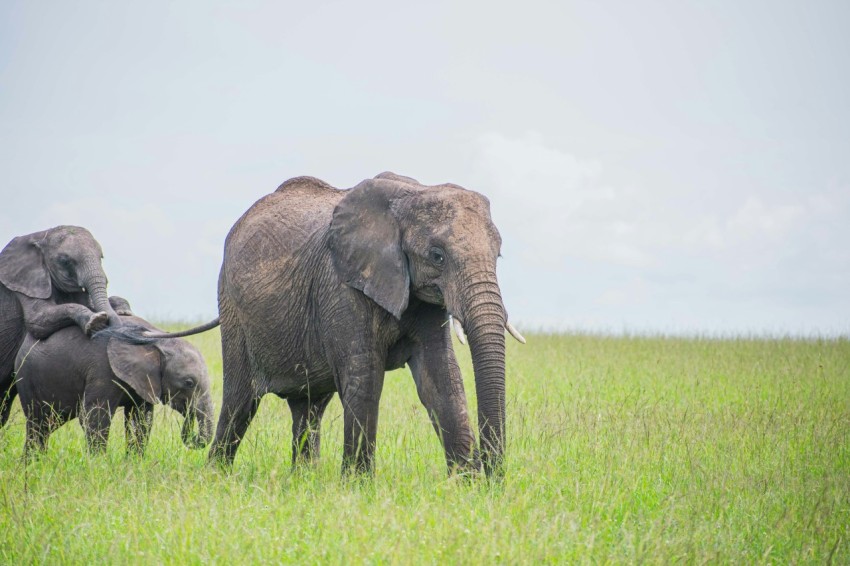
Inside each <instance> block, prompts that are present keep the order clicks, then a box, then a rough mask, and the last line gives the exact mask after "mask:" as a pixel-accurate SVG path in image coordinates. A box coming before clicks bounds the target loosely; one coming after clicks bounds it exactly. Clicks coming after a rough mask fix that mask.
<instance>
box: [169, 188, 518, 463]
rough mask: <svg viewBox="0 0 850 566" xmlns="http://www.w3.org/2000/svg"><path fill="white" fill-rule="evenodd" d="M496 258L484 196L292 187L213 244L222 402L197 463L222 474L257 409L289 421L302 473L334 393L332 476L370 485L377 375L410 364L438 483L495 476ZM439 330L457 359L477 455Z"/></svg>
mask: <svg viewBox="0 0 850 566" xmlns="http://www.w3.org/2000/svg"><path fill="white" fill-rule="evenodd" d="M500 245H501V239H500V236H499V233H498V231H497V230H496V227H495V226H494V225H493V222H492V220H491V219H490V207H489V202H488V201H487V199H486V198H485V197H484V196H482V195H480V194H478V193H475V192H472V191H468V190H465V189H463V188H461V187H458V186H456V185H451V184H445V185H438V186H431V187H428V186H423V185H421V184H419V183H418V182H417V181H415V180H413V179H411V178H408V177H402V176H399V175H395V174H392V173H383V174H381V175H378V176H377V177H375V178H374V179H369V180H366V181H363V182H362V183H360V184H359V185H357V186H356V187H354V188H353V189H350V190H338V189H335V188H333V187H331V186H330V185H328V184H327V183H325V182H323V181H320V180H319V179H315V178H312V177H298V178H295V179H291V180H289V181H286V182H285V183H283V184H282V185H281V186H280V187H279V188H278V189H277V190H276V191H275V192H274V193H272V194H270V195H267V196H265V197H263V198H262V199H260V200H259V201H257V202H256V203H255V204H254V205H253V206H252V207H251V208H250V209H249V210H248V211H247V212H246V213H245V214H244V215H243V216H242V217H241V218H240V219H239V220H238V221H237V222H236V224H235V225H234V226H233V228H232V229H231V231H230V233H229V235H228V236H227V240H226V243H225V249H224V263H223V265H222V269H221V273H220V276H219V287H218V289H219V318H220V321H221V338H222V351H223V358H224V359H223V361H224V395H223V399H222V410H221V413H220V416H219V421H218V427H217V430H216V437H215V440H214V442H213V445H212V448H211V451H210V459H211V460H213V461H221V462H223V463H225V464H227V465H230V464H232V462H233V459H234V457H235V454H236V451H237V449H238V446H239V443H240V441H241V439H242V438H243V435H244V434H245V431H246V430H247V428H248V426H249V423H250V421H251V419H252V417H253V416H254V414H255V412H256V411H257V407H258V405H259V402H260V398H261V397H262V396H263V395H264V394H266V393H275V394H277V395H278V396H280V397H283V398H286V399H287V401H288V403H289V406H290V409H291V410H292V416H293V448H292V449H293V462H296V461H298V460H299V459H301V458H303V459H307V460H309V459H312V458H314V457H316V456H317V455H318V452H319V424H320V420H321V417H322V413H323V412H324V410H325V407H326V406H327V404H328V402H329V401H330V399H331V397H332V396H333V394H334V392H338V393H339V395H340V399H341V401H342V405H343V411H344V427H345V430H344V455H343V470H344V471H345V470H349V469H356V470H359V471H371V470H372V469H373V451H374V447H375V437H376V432H377V425H378V401H379V399H380V396H381V389H382V386H383V381H384V372H385V371H387V370H391V369H395V368H399V367H402V366H404V365H405V364H409V366H410V369H411V372H412V374H413V378H414V381H415V382H416V387H417V390H418V393H419V398H420V400H421V401H422V403H423V405H424V406H425V407H426V409H427V411H428V413H429V415H430V417H431V420H432V422H433V425H434V428H435V430H436V431H437V434H438V435H439V437H440V439H441V440H442V442H443V445H444V449H445V454H446V459H447V462H448V465H449V468H450V469H455V468H460V469H474V468H477V467H479V466H480V465H481V464H483V466H484V469H485V471H486V472H487V473H488V474H493V473H498V471H499V470H500V464H501V460H502V455H503V451H504V446H505V328H506V326H507V327H508V328H509V329H511V330H512V327H511V326H510V325H509V324H507V317H506V314H505V308H504V306H503V304H502V297H501V293H500V291H499V285H498V283H497V280H496V258H497V257H498V255H499V248H500ZM450 316H452V317H454V319H455V320H456V321H457V322H458V324H459V325H462V326H465V327H466V330H467V331H468V336H469V343H470V347H471V349H472V361H473V366H474V370H475V383H476V392H477V395H478V424H479V430H480V437H481V443H480V451H479V454H476V450H475V438H474V434H473V432H472V430H471V428H470V424H469V419H468V415H467V405H466V397H465V394H464V388H463V382H462V379H461V374H460V370H459V368H458V364H457V361H456V360H455V355H454V351H453V349H452V342H451V336H450V331H449V325H448V322H449V317H450ZM213 323H215V321H213ZM183 334H185V333H183ZM517 336H518V335H517ZM479 457H480V459H479Z"/></svg>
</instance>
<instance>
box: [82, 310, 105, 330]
mask: <svg viewBox="0 0 850 566" xmlns="http://www.w3.org/2000/svg"><path fill="white" fill-rule="evenodd" d="M108 325H109V315H108V314H106V313H105V312H96V313H94V314H93V315H91V317H89V321H88V322H87V323H86V335H87V336H91V335H92V334H94V333H95V332H97V331H99V330H103V329H104V328H106V327H107V326H108Z"/></svg>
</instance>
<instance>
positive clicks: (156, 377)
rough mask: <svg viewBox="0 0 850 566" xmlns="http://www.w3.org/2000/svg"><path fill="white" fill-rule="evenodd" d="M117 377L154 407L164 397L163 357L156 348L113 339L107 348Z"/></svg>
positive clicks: (111, 365)
mask: <svg viewBox="0 0 850 566" xmlns="http://www.w3.org/2000/svg"><path fill="white" fill-rule="evenodd" d="M106 351H107V354H108V356H109V366H110V367H111V368H112V371H113V372H114V373H115V376H116V377H117V378H118V379H120V380H121V381H122V382H124V383H126V384H127V385H129V386H130V388H131V389H132V390H133V391H135V392H136V393H138V394H139V395H140V396H141V397H142V399H144V400H145V401H147V402H148V403H153V404H154V405H155V404H157V403H159V400H160V397H161V396H162V357H161V354H160V351H159V348H157V347H156V346H153V345H150V344H146V345H141V346H140V345H135V344H128V343H126V342H122V341H121V340H119V339H116V338H111V339H110V340H109V344H108V345H107V347H106Z"/></svg>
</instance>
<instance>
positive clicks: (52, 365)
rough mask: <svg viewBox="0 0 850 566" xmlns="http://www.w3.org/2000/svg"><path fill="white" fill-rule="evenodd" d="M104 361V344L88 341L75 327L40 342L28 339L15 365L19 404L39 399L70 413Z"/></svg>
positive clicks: (98, 340) (96, 340) (95, 340)
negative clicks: (88, 380)
mask: <svg viewBox="0 0 850 566" xmlns="http://www.w3.org/2000/svg"><path fill="white" fill-rule="evenodd" d="M105 360H106V341H105V340H103V339H91V338H89V337H88V336H86V335H85V334H84V333H83V331H82V330H80V328H79V327H78V326H67V327H65V328H62V329H60V330H57V331H56V332H54V333H53V334H51V335H50V336H48V337H47V338H43V339H41V340H36V339H34V338H33V337H32V336H30V335H27V337H26V339H25V340H24V343H23V345H22V346H21V350H20V352H19V353H18V358H17V360H16V363H15V366H16V368H15V369H16V375H17V378H18V380H19V382H18V388H19V391H20V393H21V401H22V402H24V401H27V400H29V399H39V400H40V401H44V402H47V403H49V404H52V405H55V406H56V408H57V409H60V408H63V409H69V408H71V407H72V406H73V405H74V403H75V402H76V399H77V398H78V397H79V396H80V395H81V394H82V392H83V389H85V384H86V378H87V375H88V374H89V373H90V372H91V371H98V368H100V366H102V365H103V363H104V361H105ZM107 363H108V362H107Z"/></svg>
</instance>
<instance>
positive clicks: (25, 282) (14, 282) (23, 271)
mask: <svg viewBox="0 0 850 566" xmlns="http://www.w3.org/2000/svg"><path fill="white" fill-rule="evenodd" d="M46 234H47V232H46V231H45V232H36V233H35V234H29V235H27V236H18V237H17V238H15V239H14V240H12V241H11V242H9V244H8V245H7V246H6V247H5V248H3V251H2V252H0V283H2V284H3V286H4V287H6V288H7V289H9V290H10V291H14V292H16V293H23V294H24V295H26V296H27V297H31V298H33V299H47V298H48V297H50V295H51V293H52V292H53V288H52V286H51V284H50V273H49V272H48V271H47V266H46V265H45V264H44V256H43V255H42V253H41V249H40V248H39V245H38V242H39V241H40V240H42V239H43V238H44V236H45V235H46Z"/></svg>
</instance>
